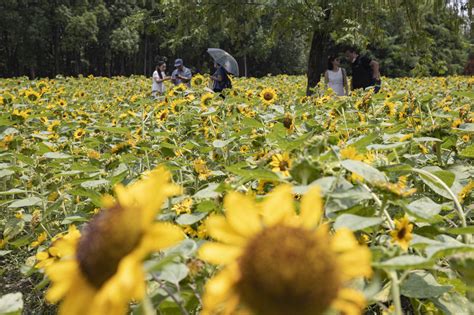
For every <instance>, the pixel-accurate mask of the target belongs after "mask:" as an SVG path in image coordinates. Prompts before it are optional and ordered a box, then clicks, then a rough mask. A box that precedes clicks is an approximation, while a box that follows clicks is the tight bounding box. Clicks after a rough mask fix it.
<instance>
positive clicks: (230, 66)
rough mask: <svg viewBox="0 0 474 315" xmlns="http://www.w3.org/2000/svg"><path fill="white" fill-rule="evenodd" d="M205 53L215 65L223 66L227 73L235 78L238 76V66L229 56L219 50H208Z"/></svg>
mask: <svg viewBox="0 0 474 315" xmlns="http://www.w3.org/2000/svg"><path fill="white" fill-rule="evenodd" d="M207 53H208V54H209V55H211V57H212V59H214V61H215V62H216V63H218V64H220V65H221V66H223V67H224V69H226V70H227V72H229V73H232V74H233V75H235V76H238V75H239V64H238V63H237V61H236V60H235V58H234V57H232V55H231V54H229V53H228V52H226V51H224V50H222V49H219V48H208V49H207Z"/></svg>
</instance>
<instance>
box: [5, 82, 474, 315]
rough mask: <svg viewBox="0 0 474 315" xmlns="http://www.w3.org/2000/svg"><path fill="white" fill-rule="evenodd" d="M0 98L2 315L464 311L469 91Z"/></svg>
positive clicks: (414, 85)
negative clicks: (311, 94) (155, 97)
mask: <svg viewBox="0 0 474 315" xmlns="http://www.w3.org/2000/svg"><path fill="white" fill-rule="evenodd" d="M305 81H306V78H305V77H303V76H285V75H282V76H268V77H265V78H261V79H254V78H235V79H234V80H233V86H234V88H233V89H232V90H229V91H226V92H225V93H224V95H218V94H213V93H209V92H208V89H206V86H207V83H208V77H207V76H201V75H196V76H195V77H194V78H193V81H192V86H191V88H187V87H185V86H177V87H172V86H168V90H167V91H168V92H167V94H166V95H163V96H161V97H158V98H157V99H154V98H153V97H151V95H150V86H151V80H150V79H149V78H146V77H143V76H132V77H114V78H101V77H93V76H89V77H79V78H70V77H60V76H58V77H56V78H55V79H50V80H48V79H44V80H36V81H30V80H28V79H27V78H13V79H2V80H1V81H0V106H1V108H2V111H1V113H0V186H1V189H0V207H1V208H0V209H1V216H0V314H22V313H23V314H56V313H58V312H59V313H60V314H68V315H70V314H73V315H74V314H137V315H138V314H146V315H148V314H264V315H267V314H268V315H280V314H281V315H306V314H309V315H313V314H348V315H350V314H363V313H365V314H397V315H400V314H453V315H460V314H466V315H467V314H473V312H474V307H473V305H474V304H473V301H474V291H473V290H474V242H473V237H472V234H473V232H474V225H473V221H474V213H473V210H474V193H473V190H474V167H473V158H474V144H473V141H472V137H473V134H474V121H473V120H474V114H473V111H472V107H473V105H474V78H472V77H445V78H400V79H388V78H387V79H384V81H383V87H382V90H381V91H380V92H379V93H377V94H374V93H373V92H372V91H371V90H368V91H363V90H360V91H355V92H353V93H352V95H351V96H347V97H337V96H335V95H334V94H333V93H332V92H331V90H327V89H326V88H325V87H324V86H318V87H317V88H316V89H315V93H314V95H313V96H310V97H308V96H305V83H306V82H305Z"/></svg>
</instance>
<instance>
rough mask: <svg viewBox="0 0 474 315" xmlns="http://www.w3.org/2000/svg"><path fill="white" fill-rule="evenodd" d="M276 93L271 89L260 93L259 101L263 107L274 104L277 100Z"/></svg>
mask: <svg viewBox="0 0 474 315" xmlns="http://www.w3.org/2000/svg"><path fill="white" fill-rule="evenodd" d="M277 98H278V97H277V94H276V91H275V90H274V89H272V88H265V89H263V90H262V91H261V92H260V99H261V100H262V101H263V103H264V104H265V105H270V104H273V103H275V101H276V100H277Z"/></svg>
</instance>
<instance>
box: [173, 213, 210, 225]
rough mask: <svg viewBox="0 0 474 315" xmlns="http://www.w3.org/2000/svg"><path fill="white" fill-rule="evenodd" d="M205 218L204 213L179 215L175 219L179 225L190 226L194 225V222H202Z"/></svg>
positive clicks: (205, 214)
mask: <svg viewBox="0 0 474 315" xmlns="http://www.w3.org/2000/svg"><path fill="white" fill-rule="evenodd" d="M206 216H207V213H206V212H198V213H191V214H188V213H185V214H182V215H180V216H179V217H178V218H177V219H176V222H177V223H178V224H179V225H191V224H194V223H196V222H199V221H200V220H202V219H203V218H205V217H206Z"/></svg>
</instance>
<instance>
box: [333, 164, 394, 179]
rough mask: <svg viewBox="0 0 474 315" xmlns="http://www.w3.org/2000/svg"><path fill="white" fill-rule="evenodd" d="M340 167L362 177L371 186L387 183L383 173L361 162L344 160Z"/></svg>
mask: <svg viewBox="0 0 474 315" xmlns="http://www.w3.org/2000/svg"><path fill="white" fill-rule="evenodd" d="M341 165H342V166H343V167H344V168H345V169H347V170H348V171H351V172H353V173H356V174H358V175H360V176H362V177H363V178H364V179H365V180H367V181H368V182H369V183H371V184H376V183H385V182H387V178H386V177H385V174H384V173H382V172H380V171H379V170H378V169H376V168H374V167H372V166H370V165H368V164H365V163H363V162H360V161H354V160H344V161H342V162H341Z"/></svg>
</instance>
